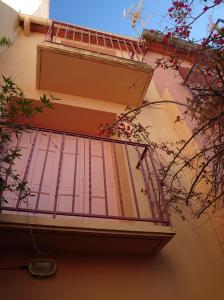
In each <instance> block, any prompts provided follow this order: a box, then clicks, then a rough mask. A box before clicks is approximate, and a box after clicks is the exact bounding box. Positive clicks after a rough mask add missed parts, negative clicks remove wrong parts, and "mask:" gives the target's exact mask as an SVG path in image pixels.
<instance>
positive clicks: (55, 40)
mask: <svg viewBox="0 0 224 300" xmlns="http://www.w3.org/2000/svg"><path fill="white" fill-rule="evenodd" d="M58 33H59V25H58V27H57V31H56V35H55V39H54V42H55V43H56V42H57V38H58Z"/></svg>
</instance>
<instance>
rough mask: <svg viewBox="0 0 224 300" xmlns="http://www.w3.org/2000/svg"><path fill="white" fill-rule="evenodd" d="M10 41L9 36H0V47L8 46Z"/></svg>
mask: <svg viewBox="0 0 224 300" xmlns="http://www.w3.org/2000/svg"><path fill="white" fill-rule="evenodd" d="M11 45H12V42H11V41H10V39H9V38H7V37H5V36H4V35H3V36H2V37H0V47H10V46H11Z"/></svg>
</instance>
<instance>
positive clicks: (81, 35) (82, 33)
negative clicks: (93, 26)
mask: <svg viewBox="0 0 224 300" xmlns="http://www.w3.org/2000/svg"><path fill="white" fill-rule="evenodd" d="M80 42H81V46H82V44H83V30H81V40H80Z"/></svg>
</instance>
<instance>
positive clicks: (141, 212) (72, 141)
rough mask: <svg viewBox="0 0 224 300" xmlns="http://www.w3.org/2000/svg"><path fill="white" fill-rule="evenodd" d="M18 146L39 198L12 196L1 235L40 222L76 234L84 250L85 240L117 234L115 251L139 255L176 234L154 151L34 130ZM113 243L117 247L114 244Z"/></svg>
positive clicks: (20, 169) (19, 166) (1, 217)
mask: <svg viewBox="0 0 224 300" xmlns="http://www.w3.org/2000/svg"><path fill="white" fill-rule="evenodd" d="M10 147H12V145H10ZM14 147H19V148H20V149H21V151H22V157H21V159H17V161H15V165H14V166H13V168H14V169H16V171H17V173H18V174H20V177H21V178H22V179H23V180H24V181H27V182H28V183H29V186H30V188H31V192H32V196H30V197H29V198H28V199H25V200H20V194H19V193H15V192H13V193H12V192H9V191H8V192H5V194H4V197H5V198H6V199H7V203H4V204H3V205H2V207H1V212H2V214H0V231H1V228H2V226H3V227H4V228H8V227H7V226H8V225H9V224H11V229H12V228H14V229H15V227H16V228H18V227H23V228H26V226H28V227H29V226H30V224H32V218H33V217H34V216H35V217H34V224H32V225H33V226H34V227H35V225H37V226H39V227H38V228H40V226H45V228H48V230H49V228H51V230H52V228H57V230H59V231H61V230H62V231H63V232H64V231H66V230H68V231H69V232H70V231H72V232H73V233H74V236H75V237H76V238H77V235H78V236H80V235H82V238H83V240H84V242H83V243H84V244H85V242H86V239H87V240H88V239H89V238H87V237H86V235H87V236H91V239H92V236H98V237H100V239H104V240H106V237H107V238H108V236H110V237H111V238H112V239H111V238H109V240H107V242H106V244H107V243H108V247H109V250H110V248H111V249H114V251H116V250H119V249H120V250H121V252H125V251H127V252H129V251H133V252H139V253H155V252H157V251H158V250H159V249H160V248H161V247H163V246H164V245H165V244H166V243H167V242H168V241H169V240H170V239H171V238H172V236H173V235H174V232H173V230H172V227H171V224H170V220H169V215H168V212H167V210H166V205H165V199H164V195H163V191H162V188H161V186H160V181H159V177H158V175H157V172H156V167H155V163H154V160H153V158H152V156H151V154H150V150H149V148H148V145H144V144H137V143H131V142H125V141H118V140H112V139H109V138H102V137H93V136H87V135H81V134H71V133H65V132H59V131H53V130H46V129H35V130H32V131H31V132H30V133H28V132H25V133H23V134H22V135H21V136H20V137H19V139H18V140H16V139H15V142H14ZM6 180H10V178H6ZM27 218H29V220H28V219H27ZM26 224H28V225H26ZM9 228H10V226H9ZM58 228H60V229H58ZM68 228H69V229H68ZM55 230H56V229H55ZM4 232H5V231H4ZM16 235H17V236H19V234H18V233H16ZM8 236H9V235H7V238H8ZM23 238H24V237H23ZM48 238H49V237H48ZM114 239H115V240H116V239H118V241H119V242H118V241H117V242H118V244H117V242H115V243H114V242H113V243H112V244H110V243H111V242H112V241H114ZM13 240H14V238H13ZM125 241H126V242H125ZM53 243H55V241H54V242H53ZM24 244H26V243H25V242H24ZM81 244H82V243H81ZM81 244H80V245H78V246H77V245H76V244H75V246H74V248H75V249H76V250H80V249H79V247H81ZM121 244H122V246H121ZM130 245H132V246H131V247H133V248H132V249H128V248H130ZM76 246H77V247H78V249H77V248H76ZM97 247H99V246H97ZM105 248H107V246H106V245H105V244H104V246H103V249H105ZM83 250H85V249H83ZM99 250H100V249H99ZM120 250H119V251H120Z"/></svg>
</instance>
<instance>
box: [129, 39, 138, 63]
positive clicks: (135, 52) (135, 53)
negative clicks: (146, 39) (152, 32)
mask: <svg viewBox="0 0 224 300" xmlns="http://www.w3.org/2000/svg"><path fill="white" fill-rule="evenodd" d="M130 44H131V47H132V49H133V51H134V55H136V57H137V60H138V61H140V59H139V56H138V53H137V51H136V49H135V47H134V45H133V43H132V42H130ZM133 59H134V57H133Z"/></svg>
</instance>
